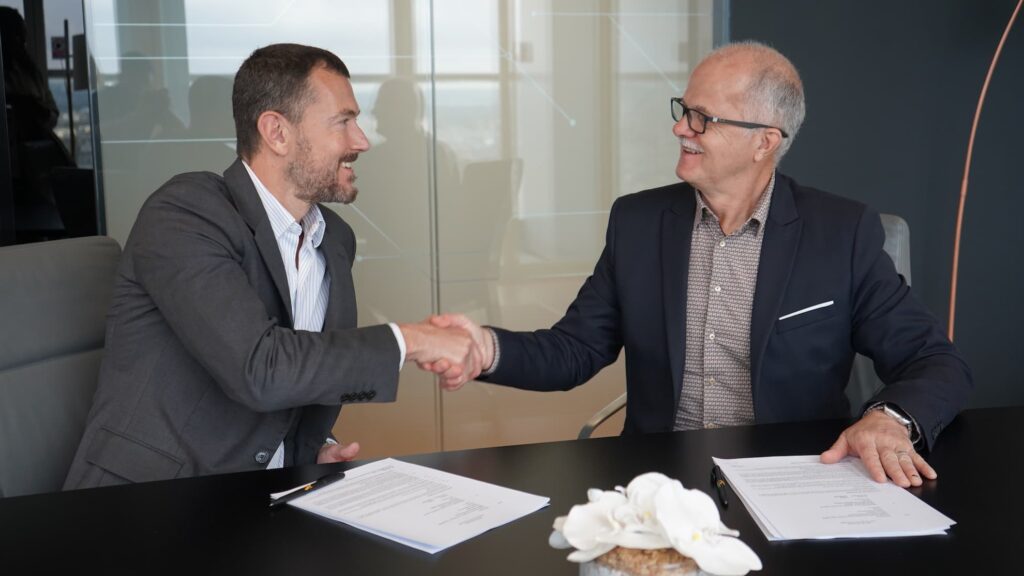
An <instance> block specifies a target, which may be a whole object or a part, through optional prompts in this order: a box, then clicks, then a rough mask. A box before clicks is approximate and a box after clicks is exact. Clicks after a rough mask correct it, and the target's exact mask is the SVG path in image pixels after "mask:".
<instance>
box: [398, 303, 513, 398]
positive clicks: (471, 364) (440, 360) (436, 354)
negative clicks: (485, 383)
mask: <svg viewBox="0 0 1024 576" xmlns="http://www.w3.org/2000/svg"><path fill="white" fill-rule="evenodd" d="M399 329H400V330H401V331H402V337H403V338H405V359H406V360H412V361H413V362H415V363H416V365H417V366H419V367H420V368H421V369H423V370H426V371H428V372H433V373H434V374H437V375H438V376H439V377H440V379H441V387H442V388H444V389H445V390H458V389H459V388H462V385H463V384H465V383H466V382H469V381H470V380H473V379H474V378H476V377H477V376H479V375H480V373H481V372H483V371H484V370H487V369H488V368H490V367H491V364H492V363H493V362H494V341H493V340H492V338H491V334H490V332H489V331H487V330H484V329H483V328H481V327H480V326H478V325H477V324H476V323H474V322H473V321H472V320H470V319H469V318H466V317H465V316H463V315H462V314H444V315H441V316H431V317H429V318H427V319H426V320H424V321H423V322H421V323H419V324H401V325H399Z"/></svg>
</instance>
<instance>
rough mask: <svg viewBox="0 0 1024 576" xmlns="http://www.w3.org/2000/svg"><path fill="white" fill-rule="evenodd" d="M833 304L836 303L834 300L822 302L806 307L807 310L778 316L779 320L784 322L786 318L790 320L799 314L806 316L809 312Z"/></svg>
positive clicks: (803, 309)
mask: <svg viewBox="0 0 1024 576" xmlns="http://www.w3.org/2000/svg"><path fill="white" fill-rule="evenodd" d="M835 303H836V302H835V300H829V301H828V302H822V303H821V304H815V305H814V306H808V307H807V308H802V309H800V310H797V311H796V312H790V313H789V314H786V315H785V316H779V320H785V319H786V318H792V317H793V316H799V315H801V314H806V313H807V312H810V311H811V310H817V309H818V308H828V307H829V306H831V305H833V304H835Z"/></svg>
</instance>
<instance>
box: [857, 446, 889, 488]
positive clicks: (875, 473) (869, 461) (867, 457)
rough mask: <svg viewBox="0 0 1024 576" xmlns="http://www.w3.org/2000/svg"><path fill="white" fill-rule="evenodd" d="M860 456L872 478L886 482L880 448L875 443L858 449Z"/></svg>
mask: <svg viewBox="0 0 1024 576" xmlns="http://www.w3.org/2000/svg"><path fill="white" fill-rule="evenodd" d="M857 454H858V455H859V456H860V460H861V462H863V463H864V466H865V467H866V468H867V469H868V474H871V478H873V479H874V480H875V482H885V468H884V467H883V466H882V461H881V458H880V457H879V455H878V450H877V449H876V448H875V446H874V444H870V445H868V446H866V447H864V448H863V449H861V450H858V451H857Z"/></svg>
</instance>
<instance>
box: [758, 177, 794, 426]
mask: <svg viewBox="0 0 1024 576" xmlns="http://www.w3.org/2000/svg"><path fill="white" fill-rule="evenodd" d="M767 220H768V221H767V224H766V226H765V230H764V234H765V236H764V242H763V243H762V244H761V260H760V263H759V264H758V268H757V286H756V288H754V306H753V312H752V317H751V320H750V388H751V393H752V395H753V399H754V413H755V415H756V414H757V404H758V401H757V399H758V386H759V384H760V381H761V365H762V361H763V359H764V351H765V349H766V347H767V346H768V338H769V337H770V336H771V330H772V327H773V326H774V325H775V319H776V318H778V317H779V309H780V307H781V306H782V297H783V296H784V295H785V293H786V287H787V285H788V284H789V277H790V273H791V272H792V271H793V263H794V262H795V261H796V253H797V248H798V246H799V243H800V231H801V230H802V229H803V222H801V220H800V215H799V214H798V213H797V210H796V202H795V200H794V198H793V188H792V185H791V181H790V180H789V179H788V178H786V177H785V176H782V175H781V174H779V175H778V176H777V177H776V183H775V190H774V191H773V192H772V205H771V207H770V208H769V211H768V219H767Z"/></svg>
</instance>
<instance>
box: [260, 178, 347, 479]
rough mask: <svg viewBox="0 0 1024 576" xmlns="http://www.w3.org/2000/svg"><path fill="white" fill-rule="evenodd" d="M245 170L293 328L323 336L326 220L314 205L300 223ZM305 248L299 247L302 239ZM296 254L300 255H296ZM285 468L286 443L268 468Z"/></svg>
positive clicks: (328, 281) (327, 279)
mask: <svg viewBox="0 0 1024 576" xmlns="http://www.w3.org/2000/svg"><path fill="white" fill-rule="evenodd" d="M243 165H244V166H245V169H246V170H247V171H248V172H249V177H250V178H252V183H253V185H254V186H256V192H257V193H258V194H259V197H260V202H262V203H263V209H264V210H265V211H266V212H267V218H269V219H270V228H271V230H273V232H274V238H275V239H276V240H277V247H278V249H279V250H280V251H281V259H282V260H283V261H284V269H285V273H286V274H287V276H288V296H289V297H290V298H291V305H292V328H294V329H296V330H306V331H309V332H320V331H321V330H322V329H323V327H324V316H325V315H326V314H327V298H328V296H329V295H330V289H331V277H330V276H328V275H327V263H326V261H325V260H324V255H323V253H322V252H320V250H318V248H319V247H320V242H321V241H322V240H323V238H324V229H325V226H326V224H325V223H324V216H323V214H321V213H320V207H319V206H317V205H316V204H314V205H313V206H311V207H310V209H309V212H306V215H305V216H303V217H302V220H301V221H299V222H296V221H295V218H293V217H292V215H291V213H290V212H288V210H286V209H285V207H284V206H282V205H281V202H279V201H278V200H277V198H275V197H274V195H273V194H271V193H270V191H269V190H267V187H266V186H264V185H263V182H261V181H260V179H259V178H258V177H257V176H256V174H255V173H254V172H253V171H252V169H251V168H249V165H248V164H246V163H244V162H243ZM300 238H301V239H302V246H299V239H300ZM296 253H297V254H296ZM282 466H284V442H282V443H281V445H280V446H278V447H277V451H275V452H274V457H273V458H271V459H270V464H268V465H267V468H281V467H282Z"/></svg>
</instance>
